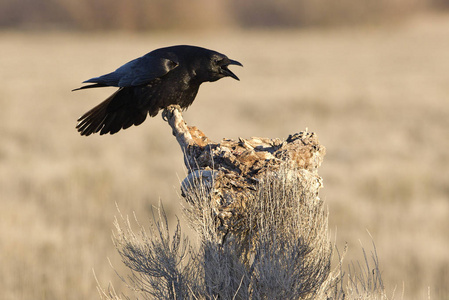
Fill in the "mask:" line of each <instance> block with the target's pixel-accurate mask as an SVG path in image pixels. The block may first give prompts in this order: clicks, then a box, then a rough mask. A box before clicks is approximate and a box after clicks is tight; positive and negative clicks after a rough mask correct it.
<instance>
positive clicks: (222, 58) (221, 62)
mask: <svg viewBox="0 0 449 300" xmlns="http://www.w3.org/2000/svg"><path fill="white" fill-rule="evenodd" d="M204 50H206V49H204ZM204 54H205V55H204V56H203V57H202V59H201V67H200V68H198V69H197V70H196V71H197V74H198V75H199V76H200V77H201V79H202V81H211V82H212V81H217V80H218V79H221V78H223V77H232V78H234V79H235V80H240V79H239V78H238V77H237V75H235V74H234V73H233V72H232V71H231V70H229V68H228V67H229V66H230V65H237V66H241V67H243V65H242V64H241V63H240V62H238V61H236V60H232V59H229V58H228V57H227V56H226V55H224V54H221V53H218V52H215V51H211V50H206V51H205V53H204Z"/></svg>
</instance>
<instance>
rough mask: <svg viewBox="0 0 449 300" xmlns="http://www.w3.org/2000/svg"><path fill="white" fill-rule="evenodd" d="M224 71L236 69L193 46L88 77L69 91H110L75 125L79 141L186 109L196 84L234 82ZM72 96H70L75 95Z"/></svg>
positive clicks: (163, 51)
mask: <svg viewBox="0 0 449 300" xmlns="http://www.w3.org/2000/svg"><path fill="white" fill-rule="evenodd" d="M229 65H238V66H242V64H241V63H239V62H238V61H236V60H232V59H229V58H228V57H227V56H226V55H224V54H221V53H218V52H216V51H212V50H208V49H205V48H200V47H195V46H184V45H183V46H172V47H167V48H160V49H156V50H154V51H152V52H150V53H147V54H145V55H144V56H142V57H139V58H137V59H134V60H132V61H130V62H128V63H126V64H124V65H123V66H121V67H120V68H118V69H117V70H115V71H114V72H112V73H109V74H106V75H103V76H99V77H94V78H91V79H89V80H86V81H84V82H83V83H93V84H91V85H87V86H83V87H80V88H78V89H75V90H82V89H89V88H97V87H105V86H115V87H118V88H119V89H118V90H117V91H116V92H115V93H114V94H112V95H111V96H110V97H109V98H107V99H106V100H104V101H103V102H102V103H100V104H99V105H97V106H96V107H94V108H92V109H91V110H89V111H88V112H87V113H85V114H84V115H82V116H81V117H80V118H79V119H78V124H77V125H76V129H77V130H78V131H79V132H80V133H81V135H90V134H92V133H97V132H100V134H105V133H110V134H114V133H116V132H117V131H119V130H120V129H126V128H128V127H130V126H132V125H139V124H141V123H142V122H143V121H145V119H146V117H147V114H149V115H150V116H151V117H154V116H156V115H157V114H158V112H159V110H161V109H164V108H167V107H168V106H170V105H179V106H180V107H181V108H182V109H186V108H187V107H188V106H190V105H191V104H192V102H193V100H194V99H195V96H196V94H197V93H198V89H199V87H200V85H201V83H203V82H206V81H217V80H218V79H220V78H223V77H227V76H229V77H232V78H234V79H236V80H239V78H238V77H237V76H236V75H235V74H234V73H232V72H231V71H230V70H229V69H228V66H229ZM75 90H74V91H75Z"/></svg>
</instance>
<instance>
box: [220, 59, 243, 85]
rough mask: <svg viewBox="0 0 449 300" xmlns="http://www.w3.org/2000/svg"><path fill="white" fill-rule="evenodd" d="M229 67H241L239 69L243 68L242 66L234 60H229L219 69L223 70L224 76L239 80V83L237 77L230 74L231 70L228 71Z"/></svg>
mask: <svg viewBox="0 0 449 300" xmlns="http://www.w3.org/2000/svg"><path fill="white" fill-rule="evenodd" d="M229 65H236V66H241V67H243V65H242V64H241V63H240V62H238V61H236V60H232V59H230V60H229V63H228V64H226V65H223V66H221V69H222V70H223V74H224V75H225V76H229V77H232V78H234V79H235V80H239V81H240V79H239V78H238V77H237V75H235V74H234V73H232V71H231V70H229V69H228V66H229Z"/></svg>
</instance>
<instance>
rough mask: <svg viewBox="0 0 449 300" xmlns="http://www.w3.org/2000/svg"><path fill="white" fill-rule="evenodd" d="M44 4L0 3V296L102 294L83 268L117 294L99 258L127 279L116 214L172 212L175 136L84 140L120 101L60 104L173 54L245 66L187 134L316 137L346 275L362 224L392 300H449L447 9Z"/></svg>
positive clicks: (141, 130) (210, 99)
mask: <svg viewBox="0 0 449 300" xmlns="http://www.w3.org/2000/svg"><path fill="white" fill-rule="evenodd" d="M54 2H55V3H52V4H54V5H49V4H45V3H47V2H41V1H25V0H21V1H17V0H14V1H3V2H1V3H0V25H1V26H2V28H3V30H2V31H0V49H1V50H0V51H1V55H0V66H1V71H0V79H1V82H2V88H1V89H0V105H1V110H0V120H1V121H0V122H1V125H0V203H1V205H2V209H1V210H0V253H1V255H0V282H1V284H0V298H1V299H86V298H88V299H92V298H93V299H95V298H96V297H98V295H97V291H96V282H95V279H94V277H93V273H92V269H94V270H95V273H96V274H97V277H98V279H99V281H100V283H101V284H102V285H103V286H106V285H107V283H108V282H109V281H110V282H113V283H114V286H115V288H116V289H118V290H119V291H123V292H127V290H126V287H125V286H124V285H123V284H122V283H121V281H120V279H119V278H118V277H117V275H116V274H115V272H114V270H113V269H112V268H111V267H110V265H109V262H108V258H109V259H110V260H111V262H112V264H113V265H114V266H115V267H116V268H117V269H118V271H119V272H121V273H122V274H123V272H125V271H124V270H123V266H121V263H120V261H119V257H118V254H117V253H116V251H115V249H114V246H113V244H112V241H111V232H112V229H113V226H112V222H113V220H114V216H115V215H117V210H116V203H117V206H118V207H119V208H120V210H121V211H122V213H123V214H125V215H126V214H128V215H132V214H133V212H135V213H136V215H137V217H138V218H139V220H140V222H141V223H143V224H145V223H146V222H149V221H148V219H149V216H150V208H151V206H152V205H154V204H157V202H158V201H159V199H161V201H162V203H163V204H164V206H165V208H166V209H167V211H168V213H169V215H170V216H171V218H172V219H173V220H174V216H175V214H176V215H178V216H181V214H180V209H179V208H180V203H179V201H180V200H179V198H178V196H177V194H178V193H179V180H180V179H182V178H183V177H184V174H185V170H184V168H183V160H182V155H181V153H180V151H179V146H178V144H177V143H176V141H175V139H174V137H173V136H172V135H171V130H170V127H169V126H168V125H167V124H166V123H165V122H163V121H162V119H161V117H160V116H157V117H156V118H154V119H148V120H147V121H146V122H145V123H143V124H142V125H141V126H139V127H133V128H130V129H128V130H126V131H121V132H119V133H118V134H116V135H113V136H91V137H88V138H85V137H81V136H79V134H78V133H77V132H76V130H75V129H74V126H75V124H76V119H77V117H78V116H80V115H81V114H82V113H84V112H85V111H87V110H88V109H90V108H91V107H93V106H94V105H96V104H97V103H99V102H100V101H102V100H103V99H105V98H106V97H107V96H108V95H110V94H111V93H112V92H113V91H114V89H98V90H90V91H78V92H73V93H72V92H70V90H71V89H73V88H76V87H79V86H80V82H81V81H83V80H85V79H88V78H91V77H93V76H97V75H101V74H105V73H107V72H110V71H112V70H114V69H115V68H116V67H118V66H120V65H121V64H123V63H125V62H127V61H129V60H131V59H133V58H136V57H138V56H140V55H143V54H145V53H147V52H149V51H150V50H153V49H155V48H158V47H163V46H168V45H174V44H193V45H199V46H204V47H206V48H211V49H214V50H218V51H220V52H222V53H225V54H227V55H228V56H229V57H231V58H233V59H236V60H239V61H241V62H242V63H243V64H244V66H245V67H244V68H242V69H241V68H237V67H235V68H234V69H233V70H235V73H236V74H237V75H238V76H239V77H240V79H241V81H240V82H237V81H234V80H231V79H223V80H220V81H218V82H216V83H213V84H204V85H203V86H202V87H201V89H200V92H199V95H198V97H197V99H196V101H195V103H194V104H193V106H192V107H191V108H190V109H189V110H188V111H187V112H186V113H185V114H184V117H185V119H186V120H187V122H189V124H190V125H196V126H198V127H199V128H200V129H202V130H203V131H204V132H205V133H206V134H207V135H208V136H209V137H210V138H211V139H213V140H217V141H218V140H221V139H222V138H224V137H227V138H234V139H236V138H238V137H239V136H241V137H251V136H262V137H279V138H286V137H287V136H288V135H289V134H291V133H295V132H299V131H301V130H305V129H306V128H308V130H309V131H314V132H316V133H317V134H318V137H319V139H320V141H321V143H322V144H323V145H324V146H325V147H326V148H327V155H326V157H325V160H324V163H323V166H322V167H321V169H320V175H321V176H322V177H323V179H324V184H325V187H324V189H323V190H322V193H321V195H322V198H323V199H325V201H326V204H327V205H328V207H329V214H330V228H331V229H332V234H334V235H335V236H336V237H335V239H336V242H337V244H338V246H339V248H340V249H342V248H343V247H344V245H345V243H346V242H347V243H348V245H349V251H348V254H347V256H346V260H345V261H346V263H349V262H350V261H351V260H355V259H360V258H361V250H360V242H361V243H362V244H363V245H364V246H365V247H366V248H367V249H370V243H371V241H370V237H369V235H368V233H367V232H366V231H367V230H368V231H369V232H370V233H371V234H372V236H373V238H374V242H375V243H376V246H377V252H378V255H379V260H380V264H381V265H380V267H381V269H382V270H383V279H384V282H385V285H386V287H387V291H388V292H389V293H390V295H391V294H393V291H394V290H395V297H396V298H397V299H401V294H402V291H403V290H404V299H427V294H428V288H430V294H431V299H448V298H449V251H448V249H449V182H448V180H449V152H448V150H447V149H449V104H448V100H447V98H448V95H449V84H448V83H449V15H448V14H446V13H445V12H444V9H445V8H447V7H448V3H447V2H445V1H433V2H432V1H366V2H364V3H365V5H366V6H363V5H360V4H357V3H359V2H357V1H342V2H339V3H340V4H339V5H340V6H338V7H337V6H335V5H336V4H334V7H333V6H332V5H331V4H330V1H325V0H321V1H315V2H312V1H296V2H292V1H279V3H278V5H277V6H273V4H271V1H260V2H256V1H243V2H237V1H229V2H224V1H218V2H209V1H198V2H195V4H194V5H192V6H189V5H187V4H186V3H187V1H179V2H176V3H178V4H175V2H171V1H168V2H167V1H134V2H131V1H130V2H126V3H132V4H133V5H126V6H124V4H123V3H125V2H122V1H120V2H119V1H115V2H113V1H95V2H91V1H89V2H88V1H70V0H66V1H54ZM273 2H274V1H273ZM164 3H165V4H164ZM189 3H190V2H189ZM212 3H215V4H212ZM300 4H301V5H302V6H300ZM348 8H351V9H350V10H348ZM204 12H208V13H204ZM189 14H190V17H186V16H188V15H189ZM183 228H186V226H184V227H183ZM189 234H191V233H189ZM192 239H193V240H194V239H195V238H194V236H193V235H192Z"/></svg>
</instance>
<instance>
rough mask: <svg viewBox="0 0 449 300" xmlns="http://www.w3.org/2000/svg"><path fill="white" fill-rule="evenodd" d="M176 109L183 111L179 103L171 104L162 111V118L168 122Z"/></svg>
mask: <svg viewBox="0 0 449 300" xmlns="http://www.w3.org/2000/svg"><path fill="white" fill-rule="evenodd" d="M175 109H176V110H178V111H179V112H181V111H182V109H181V106H179V105H178V104H173V105H169V106H167V107H166V108H165V109H164V111H163V112H162V119H163V120H164V121H166V122H168V119H169V118H171V117H173V112H174V111H175Z"/></svg>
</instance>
